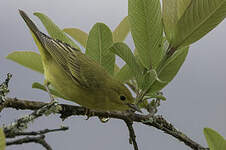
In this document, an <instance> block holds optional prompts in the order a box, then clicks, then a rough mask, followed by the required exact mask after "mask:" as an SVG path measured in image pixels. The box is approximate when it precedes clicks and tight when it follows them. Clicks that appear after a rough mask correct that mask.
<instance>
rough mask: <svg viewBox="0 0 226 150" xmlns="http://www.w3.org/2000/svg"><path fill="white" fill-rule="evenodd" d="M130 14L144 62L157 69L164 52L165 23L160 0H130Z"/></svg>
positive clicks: (135, 39)
mask: <svg viewBox="0 0 226 150" xmlns="http://www.w3.org/2000/svg"><path fill="white" fill-rule="evenodd" d="M128 3H129V6H128V14H129V15H128V16H129V23H130V28H131V33H132V36H133V40H134V44H135V47H136V49H137V51H138V53H139V57H140V60H141V62H142V64H143V65H144V66H145V67H146V68H147V69H151V68H152V69H155V68H156V67H157V66H158V64H159V62H160V60H161V56H162V55H161V54H162V47H161V44H162V36H163V25H162V16H161V6H160V1H159V0H129V1H128Z"/></svg>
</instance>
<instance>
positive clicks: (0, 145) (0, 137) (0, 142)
mask: <svg viewBox="0 0 226 150" xmlns="http://www.w3.org/2000/svg"><path fill="white" fill-rule="evenodd" d="M5 147H6V141H5V134H4V131H3V129H2V128H0V150H5Z"/></svg>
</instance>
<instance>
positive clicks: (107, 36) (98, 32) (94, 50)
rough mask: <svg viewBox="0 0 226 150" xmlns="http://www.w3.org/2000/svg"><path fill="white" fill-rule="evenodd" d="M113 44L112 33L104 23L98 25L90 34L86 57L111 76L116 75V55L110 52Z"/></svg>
mask: <svg viewBox="0 0 226 150" xmlns="http://www.w3.org/2000/svg"><path fill="white" fill-rule="evenodd" d="M112 44H113V41H112V32H111V30H110V29H109V28H108V27H107V26H106V25H105V24H103V23H96V24H95V25H94V26H93V27H92V29H91V31H90V32H89V36H88V40H87V45H86V55H88V56H90V57H91V58H92V59H93V60H95V61H96V62H98V63H99V64H100V65H101V66H103V67H104V68H105V69H106V70H107V72H108V73H109V74H111V75H113V73H114V65H115V55H114V54H113V53H112V52H111V51H110V50H109V48H110V46H111V45H112Z"/></svg>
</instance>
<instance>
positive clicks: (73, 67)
mask: <svg viewBox="0 0 226 150" xmlns="http://www.w3.org/2000/svg"><path fill="white" fill-rule="evenodd" d="M67 61H68V68H69V69H70V71H71V74H72V75H73V76H74V77H75V78H78V79H79V80H80V81H81V83H82V84H83V85H84V86H85V87H89V88H99V87H100V86H101V84H102V83H103V82H104V77H105V76H106V75H105V74H106V72H105V70H104V69H103V68H101V66H100V65H99V64H97V63H96V62H95V61H94V60H92V59H91V58H89V57H87V56H86V55H85V54H83V53H77V52H72V53H70V55H68V59H67Z"/></svg>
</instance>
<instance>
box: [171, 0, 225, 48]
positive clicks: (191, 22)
mask: <svg viewBox="0 0 226 150" xmlns="http://www.w3.org/2000/svg"><path fill="white" fill-rule="evenodd" d="M225 16H226V0H193V1H191V3H190V5H189V7H188V8H187V10H186V11H185V12H184V14H183V16H182V17H181V18H180V20H179V21H178V23H177V25H176V28H175V39H173V40H172V41H171V44H172V46H173V47H176V48H177V47H181V46H187V45H190V44H192V43H194V42H196V41H197V40H199V39H200V38H202V37H203V36H204V35H205V34H207V33H208V32H209V31H211V30H212V29H213V28H215V27H216V26H217V25H218V24H219V23H220V22H221V21H222V20H224V18H225Z"/></svg>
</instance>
